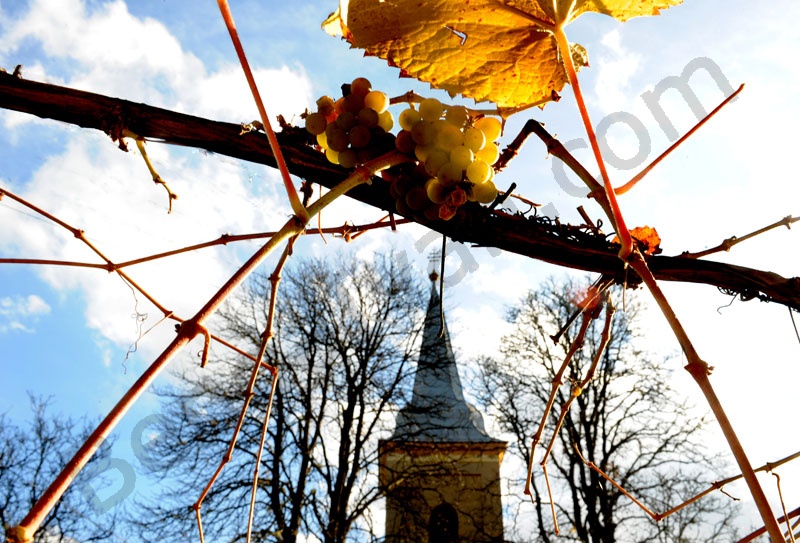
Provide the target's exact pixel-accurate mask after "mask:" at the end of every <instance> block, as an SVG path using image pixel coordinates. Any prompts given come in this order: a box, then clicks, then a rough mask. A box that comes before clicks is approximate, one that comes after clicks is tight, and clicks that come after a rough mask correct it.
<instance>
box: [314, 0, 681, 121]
mask: <svg viewBox="0 0 800 543" xmlns="http://www.w3.org/2000/svg"><path fill="white" fill-rule="evenodd" d="M681 1H682V0H572V1H569V0H556V1H555V2H553V1H551V0H547V1H545V0H520V1H511V0H507V1H505V2H503V1H500V0H458V1H454V0H430V1H427V0H381V1H379V0H341V2H340V6H339V9H338V10H337V11H336V12H335V13H333V14H331V16H330V17H329V18H328V19H327V20H326V21H325V22H324V23H323V28H324V29H325V30H326V31H327V32H328V33H330V34H332V35H335V36H343V37H344V38H345V39H346V40H347V41H349V42H350V44H351V45H352V46H353V47H357V48H361V49H364V51H365V54H366V55H373V56H378V57H380V58H383V59H385V60H387V61H388V62H389V63H390V64H391V65H393V66H397V67H399V68H400V69H401V73H402V74H403V75H409V76H411V77H414V78H416V79H419V80H421V81H425V82H428V83H430V84H431V85H432V86H433V87H436V88H440V89H444V90H446V91H448V92H449V93H450V94H451V95H455V94H462V95H464V96H467V97H471V98H474V99H475V100H476V101H479V102H481V101H485V100H488V101H491V102H494V103H495V104H497V106H499V107H507V108H510V107H518V106H526V105H529V104H534V103H537V102H540V101H542V100H547V99H549V98H550V97H551V96H552V93H553V91H556V92H557V91H559V90H561V89H562V88H563V87H564V85H565V84H566V83H567V75H566V72H565V70H564V68H563V66H562V63H561V61H560V59H559V56H558V50H557V47H556V43H555V39H554V38H553V36H552V34H551V32H550V30H549V29H552V28H555V26H558V25H561V26H563V25H566V24H568V23H569V22H571V21H572V20H574V19H575V18H576V17H578V16H579V15H581V14H582V13H585V12H587V11H597V12H600V13H605V14H607V15H610V16H612V17H616V18H617V19H620V20H626V19H629V18H631V17H636V16H639V15H655V14H657V13H658V11H659V9H662V8H666V7H669V6H671V5H676V4H678V3H680V2H681ZM573 4H574V5H573ZM570 8H571V9H570ZM556 10H557V11H558V12H557V13H556ZM578 48H579V49H578ZM573 58H574V59H576V60H577V61H578V67H580V66H583V65H585V64H587V60H586V58H587V57H586V53H585V50H584V49H583V48H582V47H580V46H577V44H573Z"/></svg>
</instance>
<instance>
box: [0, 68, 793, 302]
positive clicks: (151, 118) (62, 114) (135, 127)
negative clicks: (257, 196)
mask: <svg viewBox="0 0 800 543" xmlns="http://www.w3.org/2000/svg"><path fill="white" fill-rule="evenodd" d="M0 107H2V108H5V109H10V110H14V111H20V112H25V113H29V114H32V115H36V116H39V117H42V118H49V119H55V120H59V121H62V122H66V123H69V124H73V125H77V126H81V127H84V128H91V129H95V130H102V131H103V132H105V133H107V134H109V135H110V136H111V137H112V138H113V139H115V140H118V139H119V138H120V137H121V134H122V129H123V128H127V129H129V130H131V131H133V132H135V133H136V134H139V135H140V136H141V137H143V138H145V139H147V140H150V141H162V142H165V143H170V144H174V145H181V146H188V147H195V148H200V149H205V150H208V151H211V152H213V153H217V154H222V155H226V156H230V157H234V158H238V159H242V160H247V161H250V162H254V163H259V164H266V165H268V166H271V167H276V162H275V159H274V156H273V155H272V152H271V150H270V149H269V146H268V145H267V144H266V142H265V141H264V138H263V137H258V136H256V135H255V134H253V133H245V134H243V135H241V125H240V124H234V123H223V122H216V121H211V120H208V119H202V118H199V117H194V116H191V115H186V114H181V113H177V112H173V111H169V110H165V109H161V108H156V107H153V106H148V105H145V104H137V103H133V102H129V101H126V100H121V99H116V98H110V97H107V96H103V95H99V94H95V93H90V92H86V91H80V90H76V89H70V88H67V87H60V86H56V85H48V84H44V83H37V82H33V81H27V80H24V79H20V78H17V77H13V76H11V75H10V74H5V73H0ZM526 128H527V129H529V130H530V131H531V132H532V133H534V134H536V135H537V137H539V138H540V139H541V140H542V141H543V142H544V143H545V145H546V147H547V150H548V152H549V153H550V154H552V155H553V156H555V157H557V158H559V159H561V160H562V161H563V162H564V163H565V164H566V165H567V166H569V167H570V168H571V169H573V170H574V171H575V172H576V173H578V175H579V176H580V177H583V176H581V173H580V172H583V173H584V174H585V176H586V177H588V178H591V175H590V174H589V173H588V172H587V171H586V170H585V168H583V166H582V165H580V164H579V163H578V162H577V160H575V159H574V157H572V155H571V154H570V153H569V152H568V151H567V150H566V148H565V147H564V146H563V144H561V142H560V141H558V140H557V139H555V138H554V137H553V136H552V135H550V133H549V132H548V131H547V130H545V128H544V127H543V126H542V125H541V124H540V123H538V122H536V121H528V123H527V125H526ZM276 136H277V138H278V141H279V142H280V145H281V148H282V149H283V152H284V156H285V158H286V162H287V166H288V168H289V170H290V171H291V172H292V174H294V175H296V176H298V177H300V178H303V179H310V180H313V181H314V182H317V183H319V184H321V185H323V186H326V187H333V186H335V185H336V184H337V183H339V182H340V181H341V180H342V179H344V178H346V177H347V172H346V171H345V170H343V169H342V168H339V167H338V166H335V165H333V164H330V163H329V162H327V160H326V159H325V157H324V156H323V155H322V154H321V153H319V152H317V151H315V150H314V149H311V148H310V147H309V146H308V145H307V144H306V141H307V139H306V136H305V135H299V134H298V133H296V132H292V131H289V130H285V131H284V132H282V133H279V134H277V135H276ZM348 196H350V197H352V198H354V199H356V200H358V201H361V202H364V203H366V204H368V205H371V206H373V207H376V208H379V209H383V210H385V211H387V212H393V211H394V202H393V199H392V198H391V196H390V195H389V193H388V187H387V184H385V183H383V182H382V181H380V180H375V182H373V183H372V184H371V185H368V186H366V185H362V186H358V187H356V188H355V189H354V190H353V191H351V192H349V193H348ZM465 211H466V213H465V217H464V218H463V219H461V218H458V219H454V220H451V221H427V220H425V219H424V218H420V219H418V222H420V224H423V225H425V226H427V227H429V228H431V229H433V230H436V231H438V232H440V233H442V234H444V235H447V236H449V237H450V238H452V239H454V240H456V241H460V242H465V243H473V244H475V245H479V246H482V247H497V248H499V249H503V250H506V251H509V252H512V253H516V254H519V255H522V256H525V257H529V258H534V259H538V260H542V261H544V262H549V263H552V264H555V265H558V266H564V267H568V268H574V269H579V270H584V271H589V272H595V273H599V274H602V275H606V276H608V277H611V278H614V279H615V280H617V281H618V282H619V283H622V282H624V281H625V276H626V274H625V270H624V265H623V263H622V262H621V261H620V260H619V259H618V258H617V257H616V253H617V252H618V250H619V246H618V245H615V244H612V243H609V242H608V241H607V240H606V239H605V237H604V236H601V235H595V236H588V235H583V234H582V233H579V230H580V229H575V228H571V227H569V226H566V225H553V224H551V223H550V222H548V221H547V220H538V219H528V218H525V217H522V216H518V215H509V214H507V213H503V212H502V211H490V210H487V209H486V208H482V207H479V206H467V207H465ZM647 263H648V265H649V267H650V270H651V272H652V273H653V275H654V276H655V277H656V279H658V280H662V281H680V282H690V283H701V284H707V285H710V286H714V287H717V288H720V289H722V290H725V291H726V292H728V291H730V292H735V293H738V294H740V295H742V297H743V299H752V298H759V299H762V300H767V301H772V302H777V303H780V304H783V305H786V306H788V307H790V308H792V309H795V310H800V278H785V277H782V276H780V275H778V274H775V273H771V272H768V271H764V270H757V269H752V268H746V267H742V266H736V265H733V264H724V263H720V262H714V261H709V260H694V259H687V258H679V257H674V256H662V255H657V256H648V257H647ZM630 283H631V281H629V284H630Z"/></svg>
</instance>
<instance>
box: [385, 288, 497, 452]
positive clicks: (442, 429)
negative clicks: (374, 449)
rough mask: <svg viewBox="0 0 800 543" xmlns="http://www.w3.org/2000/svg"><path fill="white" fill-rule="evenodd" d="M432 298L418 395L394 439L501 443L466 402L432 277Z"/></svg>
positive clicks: (403, 413)
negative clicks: (489, 433) (487, 431)
mask: <svg viewBox="0 0 800 543" xmlns="http://www.w3.org/2000/svg"><path fill="white" fill-rule="evenodd" d="M430 279H431V297H430V301H429V302H428V311H427V313H426V315H425V324H424V328H423V332H422V345H421V347H420V354H419V361H418V362H417V372H416V376H415V379H414V395H413V397H412V399H411V402H410V403H409V404H408V405H407V406H405V407H404V408H403V409H401V410H400V413H399V414H398V416H397V426H396V428H395V432H394V435H393V436H392V439H394V440H400V439H403V440H409V441H440V442H486V441H497V440H495V439H493V438H491V437H489V436H488V435H487V434H486V430H485V429H484V425H483V416H481V414H480V412H478V411H477V410H476V409H475V407H473V406H472V405H470V404H468V403H467V402H466V401H465V400H464V393H463V389H462V387H461V379H460V378H459V377H458V367H457V365H456V359H455V355H454V354H453V348H452V346H451V344H450V336H449V334H448V332H447V325H446V323H445V320H444V313H443V311H442V310H441V299H440V297H439V292H438V291H437V290H436V280H437V279H438V274H436V273H435V272H434V273H431V275H430Z"/></svg>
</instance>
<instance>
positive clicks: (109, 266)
mask: <svg viewBox="0 0 800 543" xmlns="http://www.w3.org/2000/svg"><path fill="white" fill-rule="evenodd" d="M0 194H9V195H10V194H11V193H10V192H8V191H7V190H5V189H2V188H0ZM16 198H18V199H19V201H23V200H24V199H23V198H20V197H19V196H17V197H16ZM410 222H411V221H410V220H408V219H398V220H396V221H395V225H401V224H408V223H410ZM388 227H391V224H390V223H387V222H385V220H383V219H381V220H380V221H376V222H373V223H369V224H344V225H342V226H332V227H327V228H322V229H319V228H307V229H306V230H305V232H304V234H305V235H314V234H333V235H334V236H340V237H341V238H342V239H344V240H345V241H349V240H352V239H354V238H356V237H358V236H360V235H362V234H363V233H365V232H369V231H370V230H375V229H378V228H388ZM276 233H277V232H259V233H256V234H222V235H221V236H220V237H218V238H217V239H214V240H211V241H205V242H202V243H196V244H194V245H187V246H186V247H182V248H180V249H172V250H170V251H164V252H162V253H157V254H153V255H148V256H143V257H140V258H135V259H133V260H126V261H124V262H118V263H115V262H107V263H105V264H100V263H96V262H76V261H70V260H53V259H45V258H0V264H35V265H51V266H69V267H80V268H94V269H100V270H106V271H117V270H119V269H122V268H127V267H128V266H134V265H136V264H143V263H145V262H152V261H154V260H158V259H161V258H167V257H170V256H175V255H178V254H181V253H188V252H192V251H197V250H199V249H206V248H209V247H216V246H219V245H228V244H230V243H235V242H240V241H252V240H256V239H269V238H271V237H272V236H274V235H275V234H276Z"/></svg>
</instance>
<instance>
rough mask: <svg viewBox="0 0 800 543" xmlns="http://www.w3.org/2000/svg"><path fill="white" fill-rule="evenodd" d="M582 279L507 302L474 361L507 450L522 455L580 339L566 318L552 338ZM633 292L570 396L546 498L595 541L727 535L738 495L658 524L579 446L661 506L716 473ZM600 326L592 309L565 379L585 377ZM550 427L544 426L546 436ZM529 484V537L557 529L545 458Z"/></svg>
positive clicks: (699, 424)
mask: <svg viewBox="0 0 800 543" xmlns="http://www.w3.org/2000/svg"><path fill="white" fill-rule="evenodd" d="M587 287H588V284H583V283H579V282H576V281H572V280H565V281H562V282H559V281H556V280H553V279H551V280H550V281H549V282H547V283H546V284H544V285H543V286H542V287H541V288H540V289H539V290H537V291H531V292H530V293H528V294H527V295H526V296H525V297H524V298H523V299H522V300H521V301H520V303H519V304H518V305H517V306H515V307H514V308H513V309H511V310H510V311H509V314H508V319H509V322H511V323H513V324H514V329H513V331H512V332H511V333H510V334H509V335H507V336H506V337H504V338H503V341H502V344H501V347H500V350H499V355H498V357H497V358H490V359H486V360H483V361H482V362H481V365H480V368H481V370H480V372H479V376H480V378H479V382H480V384H479V390H480V392H479V396H480V397H481V401H482V403H483V404H484V405H485V406H486V408H487V410H489V411H490V412H491V413H492V414H493V415H494V416H495V417H496V420H497V422H498V424H499V427H500V428H501V429H502V431H503V432H504V433H506V434H507V435H508V436H511V439H509V441H510V446H509V452H510V453H511V454H513V455H514V456H515V457H517V458H518V459H519V460H521V461H523V462H524V463H525V464H527V463H528V462H529V460H530V457H531V447H530V444H531V441H532V437H533V435H534V433H535V432H536V430H537V428H538V426H539V421H540V419H541V417H542V413H543V409H544V407H545V405H546V403H547V400H548V398H549V395H550V392H551V383H552V380H553V377H554V375H555V374H556V372H557V371H558V369H559V367H560V366H561V364H562V362H563V360H564V359H565V355H566V353H567V350H568V349H569V346H570V344H571V343H572V341H573V340H574V339H575V335H576V332H575V330H574V328H577V326H575V327H572V328H568V329H567V330H566V331H565V332H564V334H563V336H562V337H561V338H560V341H558V343H557V344H554V342H553V339H552V338H553V337H554V335H555V334H557V332H558V331H559V330H561V328H562V326H564V325H565V323H567V322H568V320H569V319H570V317H571V316H572V315H573V313H574V312H575V310H576V307H577V306H576V302H578V301H579V300H580V299H581V297H582V295H583V294H582V293H585V292H586V288H587ZM631 298H632V297H631V296H630V295H629V297H628V299H627V300H626V303H625V311H624V312H617V314H616V315H615V317H614V321H613V324H612V328H611V336H610V341H609V344H608V347H607V348H606V350H605V352H604V354H603V355H602V358H601V360H600V363H599V366H598V368H597V372H596V374H595V376H594V379H593V380H592V381H591V382H590V383H589V385H588V386H586V387H584V388H583V390H582V392H581V393H580V394H579V395H578V396H577V397H576V398H575V400H574V402H573V404H572V407H571V409H570V410H569V412H568V413H567V415H566V418H565V420H564V423H563V428H562V429H561V431H560V432H559V434H558V436H557V437H556V441H555V446H554V449H553V454H551V455H550V458H549V461H548V464H547V467H548V472H549V474H550V478H551V482H552V483H553V484H554V486H555V487H556V488H555V489H554V492H553V494H554V496H553V501H554V506H555V510H556V515H557V517H558V519H557V520H558V523H559V525H560V526H561V528H562V537H565V538H566V539H570V540H575V541H586V542H591V543H613V542H616V541H626V542H627V541H635V542H639V541H641V542H645V541H648V542H649V541H671V542H674V541H680V542H689V541H724V540H726V539H727V540H730V539H732V538H733V537H734V534H733V532H734V530H733V527H732V518H733V516H734V514H735V507H734V506H733V504H731V503H730V501H729V500H727V499H726V498H723V497H722V496H721V495H717V496H710V497H706V498H705V499H704V500H701V501H700V502H698V503H696V504H695V505H692V506H689V507H687V508H686V509H685V510H683V511H682V512H681V513H680V514H678V515H676V516H674V517H671V518H669V519H668V520H665V521H663V522H662V523H659V524H657V523H655V522H653V521H651V520H650V519H649V517H647V516H646V515H645V514H644V512H643V511H642V510H641V509H640V508H638V507H637V506H636V505H635V504H633V502H632V501H631V500H630V499H629V498H628V497H626V496H624V495H623V494H622V493H621V492H620V491H619V490H617V489H616V488H615V487H614V486H613V485H611V484H610V483H609V482H608V481H607V480H605V479H604V478H603V477H602V476H600V475H599V474H598V473H597V472H596V471H594V470H593V469H591V468H589V467H587V466H586V464H585V463H584V462H583V460H582V459H581V457H580V456H579V455H578V453H577V452H576V448H577V449H578V450H580V451H581V453H582V454H583V455H584V457H585V458H586V460H587V461H590V462H593V463H594V464H595V465H596V466H598V467H599V468H600V469H601V470H603V471H604V472H605V473H607V474H608V475H609V476H611V477H613V478H614V480H616V481H617V482H619V483H620V484H621V485H622V486H623V487H624V488H625V489H627V490H628V491H629V492H630V493H631V494H632V495H634V496H635V497H637V498H638V499H640V500H642V501H643V502H644V503H649V504H650V506H651V509H656V510H659V508H661V509H660V510H661V511H664V510H666V509H668V508H669V507H671V506H673V505H677V504H678V503H681V502H682V501H683V500H685V499H686V498H688V497H690V496H691V495H692V494H693V493H694V491H695V490H698V487H700V486H701V484H702V481H708V482H711V481H713V480H714V479H715V475H717V474H716V473H715V472H714V469H713V463H714V462H713V460H715V459H712V458H709V457H708V456H707V455H708V451H706V450H705V448H704V447H703V446H702V445H701V438H702V435H703V427H704V421H703V420H702V419H699V418H695V417H692V416H690V415H689V411H690V410H689V406H688V405H686V404H685V403H683V402H682V401H680V400H678V399H677V398H678V396H677V395H676V394H675V393H674V390H673V389H672V388H671V386H670V383H669V378H670V370H669V369H668V367H669V364H667V363H665V361H663V360H659V361H655V360H653V359H652V358H651V357H650V356H649V355H648V353H647V352H645V351H643V350H642V349H640V348H639V347H638V346H637V345H638V343H637V341H636V339H637V337H638V333H637V330H636V328H635V324H634V323H635V319H636V315H637V313H638V311H639V306H638V304H637V303H636V301H635V299H631ZM602 328H603V326H602V323H601V322H598V321H596V320H595V321H593V323H592V324H591V325H590V327H589V329H588V331H587V333H586V338H585V341H584V343H583V347H582V348H581V349H580V350H579V351H578V352H577V353H576V354H575V356H574V357H573V359H572V361H571V362H570V364H569V367H568V369H567V371H566V374H565V375H564V381H565V382H566V383H570V382H571V383H579V382H580V381H581V380H582V379H583V377H584V375H585V372H586V370H587V368H588V367H589V365H590V362H591V360H592V359H593V358H594V356H595V353H596V349H597V345H599V339H600V335H601V332H602ZM570 395H571V391H570V387H568V386H567V387H561V388H560V389H559V391H558V393H557V396H556V399H555V404H554V406H553V409H552V411H551V414H550V419H549V421H548V428H550V429H552V428H553V427H554V423H555V421H556V420H557V419H558V417H559V415H560V412H561V407H562V406H563V405H564V403H565V402H567V400H568V399H569V398H570ZM551 435H552V434H551V433H550V432H547V431H546V432H545V433H544V435H543V438H542V439H543V445H545V446H546V445H547V444H548V441H549V439H550V436H551ZM541 450H542V449H541V447H540V448H539V452H540V454H539V456H538V457H537V462H538V461H540V460H541ZM516 486H517V488H518V489H521V487H522V481H516ZM531 492H532V498H533V502H534V509H535V511H536V519H535V521H536V528H537V530H536V531H538V535H537V536H536V539H535V540H536V541H542V542H546V543H549V542H550V541H554V540H555V539H556V537H555V536H554V535H553V518H552V514H551V509H550V497H549V496H548V494H547V491H546V487H545V485H544V484H543V477H542V474H541V470H537V471H536V472H535V476H534V480H533V484H532V487H531ZM520 494H521V492H520ZM524 499H525V500H527V499H528V498H527V497H525V498H524ZM723 499H725V500H726V501H725V502H723ZM517 520H518V521H519V520H521V519H517ZM528 534H530V531H528ZM516 535H518V534H516ZM519 540H523V539H519ZM529 540H530V539H529Z"/></svg>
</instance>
